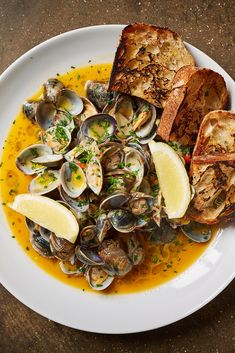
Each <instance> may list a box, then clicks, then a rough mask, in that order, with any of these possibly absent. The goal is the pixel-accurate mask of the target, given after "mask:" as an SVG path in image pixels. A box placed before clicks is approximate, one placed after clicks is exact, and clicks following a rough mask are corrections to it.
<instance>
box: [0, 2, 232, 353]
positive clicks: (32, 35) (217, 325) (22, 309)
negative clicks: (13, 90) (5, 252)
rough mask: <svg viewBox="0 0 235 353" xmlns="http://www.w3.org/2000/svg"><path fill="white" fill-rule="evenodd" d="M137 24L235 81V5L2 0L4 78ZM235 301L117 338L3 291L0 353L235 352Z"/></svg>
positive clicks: (225, 297) (228, 296) (0, 64)
mask: <svg viewBox="0 0 235 353" xmlns="http://www.w3.org/2000/svg"><path fill="white" fill-rule="evenodd" d="M134 21H139V22H149V23H152V24H156V25H158V26H167V27H170V28H172V29H173V30H175V31H176V32H178V33H179V34H181V35H182V37H183V38H184V40H186V41H188V42H189V43H191V44H193V45H195V46H196V47H198V48H199V49H201V50H203V51H204V52H206V53H207V54H208V55H209V56H211V57H212V58H213V59H214V60H216V61H217V62H218V63H219V64H220V65H221V66H222V67H223V68H224V69H225V70H226V71H227V72H228V73H229V74H230V75H231V76H232V77H233V78H234V77H235V66H234V57H235V44H234V39H235V1H234V0H226V1H224V0H194V1H192V0H161V1H159V0H155V1H154V0H151V1H144V0H72V1H71V0H67V1H66V0H0V72H2V71H4V70H5V69H6V68H7V67H8V66H9V65H10V64H11V63H12V62H13V61H14V60H15V59H17V58H18V57H19V56H20V55H21V54H23V53H24V52H26V51H27V50H29V49H30V48H32V47H33V46H35V45H37V44H38V43H41V42H42V41H44V40H46V39H48V38H51V37H53V36H55V35H57V34H59V33H62V32H65V31H68V30H71V29H75V28H79V27H83V26H90V25H94V24H108V23H130V22H134ZM0 256H1V255H0ZM10 260H11V261H14V259H10ZM231 265H233V266H234V264H231ZM234 299H235V282H234V281H233V282H232V283H231V284H230V285H229V286H228V287H227V288H226V289H225V290H224V291H223V292H222V293H221V294H220V295H219V296H218V297H217V298H216V299H214V300H213V301H212V302H211V303H209V304H208V305H207V306H206V307H204V308H202V309H201V310H199V311H198V312H196V313H195V314H193V315H191V316H189V317H187V318H186V319H184V320H181V321H179V322H177V323H175V324H172V325H170V326H167V327H164V328H161V329H158V330H154V331H150V332H146V333H140V334H132V335H116V336H115V335H100V334H92V333H86V332H82V331H77V330H74V329H70V328H68V327H65V326H62V325H59V324H57V323H55V322H52V321H49V320H47V319H46V318H44V317H42V316H40V315H38V314H36V313H35V312H33V311H32V310H30V309H28V308H27V307H26V306H24V305H23V304H21V303H20V302H19V301H18V300H17V299H15V298H14V297H13V296H12V295H11V294H9V293H8V292H7V291H6V290H5V289H4V288H3V287H0V353H46V352H51V353H53V352H56V353H74V352H79V353H101V352H107V353H117V352H118V353H186V352H188V353H233V352H235V300H234ZM123 320H125V317H124V318H123ZM140 320H141V318H140Z"/></svg>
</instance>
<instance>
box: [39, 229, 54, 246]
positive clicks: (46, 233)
mask: <svg viewBox="0 0 235 353" xmlns="http://www.w3.org/2000/svg"><path fill="white" fill-rule="evenodd" d="M39 233H40V235H41V237H42V238H43V239H44V240H46V241H47V242H48V243H49V242H50V236H51V234H52V232H51V231H50V230H49V229H46V228H44V227H42V226H40V227H39Z"/></svg>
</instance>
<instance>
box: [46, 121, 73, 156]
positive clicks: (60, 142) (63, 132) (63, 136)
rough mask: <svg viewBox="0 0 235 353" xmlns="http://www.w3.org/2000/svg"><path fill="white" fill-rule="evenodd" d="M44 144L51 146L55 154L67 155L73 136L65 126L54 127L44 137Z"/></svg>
mask: <svg viewBox="0 0 235 353" xmlns="http://www.w3.org/2000/svg"><path fill="white" fill-rule="evenodd" d="M43 142H44V143H45V144H46V145H47V146H49V147H50V148H51V149H52V150H53V152H54V153H55V154H65V153H66V151H67V148H68V146H69V145H70V142H71V134H70V132H69V130H68V129H67V128H65V127H63V126H60V125H57V126H53V127H51V128H50V129H48V130H47V131H46V132H45V134H44V135H43Z"/></svg>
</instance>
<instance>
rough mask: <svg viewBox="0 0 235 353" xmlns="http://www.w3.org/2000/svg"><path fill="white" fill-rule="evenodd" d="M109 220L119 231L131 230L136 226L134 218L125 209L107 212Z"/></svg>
mask: <svg viewBox="0 0 235 353" xmlns="http://www.w3.org/2000/svg"><path fill="white" fill-rule="evenodd" d="M108 217H109V219H110V222H111V224H112V226H113V228H115V229H116V230H117V231H119V232H120V233H129V232H132V231H133V230H134V229H135V227H136V219H135V217H134V216H133V214H132V213H131V212H129V211H127V210H123V209H116V210H112V211H110V212H109V213H108Z"/></svg>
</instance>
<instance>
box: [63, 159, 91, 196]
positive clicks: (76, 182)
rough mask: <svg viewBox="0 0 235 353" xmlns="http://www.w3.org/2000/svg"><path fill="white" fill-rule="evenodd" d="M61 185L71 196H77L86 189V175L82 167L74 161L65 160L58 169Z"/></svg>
mask: <svg viewBox="0 0 235 353" xmlns="http://www.w3.org/2000/svg"><path fill="white" fill-rule="evenodd" d="M60 176H61V185H62V188H63V189H64V191H65V192H66V193H67V194H68V195H69V196H70V197H71V198H74V199H75V198H77V197H79V196H80V195H81V194H82V193H83V191H84V190H85V189H86V187H87V184H86V177H85V174H84V172H83V170H82V168H81V167H80V166H79V165H77V164H76V163H74V162H65V163H64V164H63V165H62V167H61V169H60Z"/></svg>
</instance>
